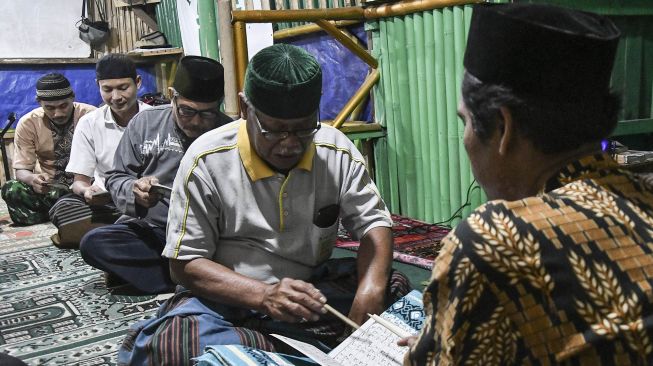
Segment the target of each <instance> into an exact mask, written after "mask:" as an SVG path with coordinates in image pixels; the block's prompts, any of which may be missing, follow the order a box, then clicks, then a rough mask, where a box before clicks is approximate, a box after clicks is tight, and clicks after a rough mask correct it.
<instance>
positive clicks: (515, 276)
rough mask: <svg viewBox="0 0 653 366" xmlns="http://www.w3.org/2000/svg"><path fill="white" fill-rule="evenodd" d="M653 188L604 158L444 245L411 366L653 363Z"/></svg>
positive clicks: (481, 214) (477, 218)
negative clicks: (425, 317)
mask: <svg viewBox="0 0 653 366" xmlns="http://www.w3.org/2000/svg"><path fill="white" fill-rule="evenodd" d="M652 192H653V187H652V186H651V184H650V182H648V183H647V182H646V181H645V180H644V179H642V178H641V177H640V176H638V175H635V174H632V173H630V172H628V171H624V170H621V169H619V167H618V166H617V165H616V163H615V162H614V161H613V160H612V159H611V158H610V157H609V156H607V155H595V156H588V157H586V158H583V159H581V160H579V161H577V162H575V163H573V164H570V165H568V166H567V167H565V168H564V169H562V170H561V171H560V172H559V173H558V174H557V175H555V176H554V177H553V178H552V179H550V180H549V181H548V182H547V185H546V187H545V189H543V191H542V193H541V194H540V195H538V196H537V197H530V198H526V199H523V200H520V201H513V202H507V201H491V202H489V203H487V204H485V205H483V206H481V207H480V208H478V209H477V210H476V211H474V212H473V213H472V214H471V215H470V216H469V217H468V218H467V219H466V220H464V221H463V222H461V224H459V225H458V226H457V227H456V229H455V230H454V231H452V232H451V233H450V234H449V235H448V236H447V237H446V238H445V240H444V245H443V248H442V251H441V253H440V254H439V256H438V258H437V259H436V262H435V264H434V268H433V273H432V276H431V282H430V284H429V285H428V286H427V288H426V290H425V292H424V304H425V310H426V313H427V316H428V317H427V320H426V322H425V326H424V329H423V330H422V333H421V334H420V335H419V338H418V340H417V343H416V344H415V345H414V347H413V348H411V349H410V351H409V352H408V354H407V355H406V361H405V363H406V364H409V365H449V364H470V365H498V364H502V365H510V364H514V365H528V364H543V365H547V364H557V363H569V364H580V365H600V364H608V365H611V364H615V365H630V364H652V362H653V341H652V340H653V306H652V303H653V290H652V289H651V285H652V284H653V193H652Z"/></svg>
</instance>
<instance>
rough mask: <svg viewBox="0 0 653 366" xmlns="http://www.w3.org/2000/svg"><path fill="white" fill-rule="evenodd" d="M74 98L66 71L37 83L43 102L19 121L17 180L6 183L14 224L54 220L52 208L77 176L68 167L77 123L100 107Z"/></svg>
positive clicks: (4, 192) (4, 196)
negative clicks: (50, 218)
mask: <svg viewBox="0 0 653 366" xmlns="http://www.w3.org/2000/svg"><path fill="white" fill-rule="evenodd" d="M74 98H75V94H74V93H73V90H72V88H71V87H70V82H69V81H68V79H66V78H65V77H64V76H63V75H61V74H57V73H52V74H47V75H44V76H42V77H41V78H40V79H39V80H38V81H37V83H36V100H37V102H38V103H39V104H40V107H39V108H36V109H34V110H32V111H31V112H29V113H27V114H26V115H25V116H23V117H22V118H21V119H20V121H18V126H17V127H16V134H15V138H14V144H15V152H14V161H13V167H14V169H15V172H16V179H15V180H10V181H8V182H7V183H6V184H5V185H4V186H3V187H2V199H3V200H4V201H5V202H6V203H7V208H8V209H9V216H11V220H12V221H13V222H14V224H17V225H33V224H38V223H41V222H45V221H48V210H49V209H50V207H52V205H53V204H54V203H55V201H56V200H57V199H58V198H59V197H60V196H62V195H63V194H65V193H68V192H69V188H68V187H69V186H70V185H71V184H72V181H73V176H72V174H69V173H66V172H65V169H66V165H67V164H68V158H69V157H70V146H71V142H72V138H73V132H74V130H75V125H77V121H78V120H79V118H80V117H81V116H83V115H85V114H86V113H88V112H91V111H93V110H95V107H93V106H91V105H88V104H84V103H76V102H74ZM37 162H38V165H39V166H40V172H39V171H38V170H37V169H36V163H37Z"/></svg>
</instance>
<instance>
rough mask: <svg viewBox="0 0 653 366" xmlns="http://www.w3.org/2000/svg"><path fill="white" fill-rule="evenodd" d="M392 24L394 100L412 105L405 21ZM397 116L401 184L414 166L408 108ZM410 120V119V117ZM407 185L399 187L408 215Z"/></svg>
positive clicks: (395, 21) (410, 207)
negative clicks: (410, 153)
mask: <svg viewBox="0 0 653 366" xmlns="http://www.w3.org/2000/svg"><path fill="white" fill-rule="evenodd" d="M390 24H392V26H393V27H392V28H391V33H392V35H393V38H394V39H393V41H392V50H393V53H391V54H390V57H391V58H392V59H393V63H394V67H393V75H394V76H396V78H395V80H393V83H392V87H393V98H396V99H395V100H396V102H397V103H398V105H401V106H405V105H410V102H409V101H408V95H409V88H410V85H409V84H408V74H407V73H406V70H405V67H406V66H405V65H406V64H407V62H408V61H407V57H406V52H405V47H404V45H405V44H406V34H405V33H406V32H405V30H404V19H403V18H401V17H396V18H394V20H393V22H392V23H390ZM397 112H398V113H397V116H396V118H395V121H396V122H395V131H396V132H397V144H398V145H397V169H398V174H397V176H398V177H399V182H411V181H410V180H409V177H410V175H411V174H412V171H413V170H414V169H413V168H412V167H411V166H412V165H413V164H412V163H413V162H412V160H411V159H410V158H409V157H408V148H409V146H408V145H409V144H408V143H407V141H408V140H409V134H410V128H408V127H407V126H406V125H407V123H405V122H406V121H408V119H407V116H406V108H398V111H397ZM408 118H409V117H408ZM406 189H407V185H406V184H401V185H399V197H400V201H401V211H400V214H402V215H408V214H409V212H411V211H412V208H413V202H411V201H410V199H409V198H410V197H408V196H407V194H406Z"/></svg>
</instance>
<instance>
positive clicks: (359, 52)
mask: <svg viewBox="0 0 653 366" xmlns="http://www.w3.org/2000/svg"><path fill="white" fill-rule="evenodd" d="M315 24H317V25H319V26H320V27H321V28H322V29H324V31H325V32H327V33H329V34H330V35H332V36H333V38H335V39H336V40H338V41H339V42H340V43H342V45H343V46H345V47H347V48H348V49H349V50H350V51H351V52H353V53H354V55H356V56H358V57H359V58H360V59H361V60H363V61H364V62H365V63H366V64H368V65H370V67H372V68H373V69H376V68H377V67H378V66H379V62H378V61H376V59H374V57H372V55H370V54H369V52H367V50H366V49H364V48H363V47H361V46H360V45H358V44H356V43H355V42H354V41H352V40H351V38H349V37H348V36H347V35H346V34H344V33H343V32H342V31H341V30H340V29H338V28H337V27H336V26H335V25H333V24H331V23H329V22H328V21H326V20H321V19H320V20H316V21H315Z"/></svg>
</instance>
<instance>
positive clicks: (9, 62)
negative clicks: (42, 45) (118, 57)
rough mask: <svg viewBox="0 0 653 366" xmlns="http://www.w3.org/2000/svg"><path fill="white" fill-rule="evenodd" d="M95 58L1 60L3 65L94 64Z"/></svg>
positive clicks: (0, 62)
mask: <svg viewBox="0 0 653 366" xmlns="http://www.w3.org/2000/svg"><path fill="white" fill-rule="evenodd" d="M97 61H98V59H96V58H90V57H89V58H3V59H0V64H3V65H54V64H59V65H61V64H95V63H96V62H97Z"/></svg>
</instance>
